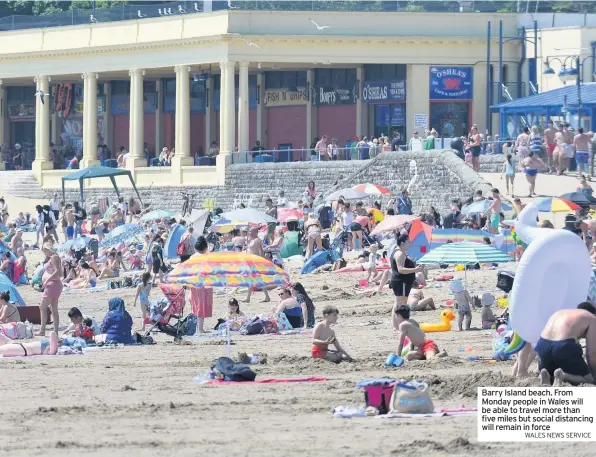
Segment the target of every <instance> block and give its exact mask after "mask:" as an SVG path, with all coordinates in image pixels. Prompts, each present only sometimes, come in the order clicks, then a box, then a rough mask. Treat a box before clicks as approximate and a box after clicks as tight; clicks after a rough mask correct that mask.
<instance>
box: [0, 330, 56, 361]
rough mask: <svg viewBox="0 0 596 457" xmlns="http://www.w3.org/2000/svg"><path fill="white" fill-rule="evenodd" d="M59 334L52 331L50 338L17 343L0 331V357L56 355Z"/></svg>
mask: <svg viewBox="0 0 596 457" xmlns="http://www.w3.org/2000/svg"><path fill="white" fill-rule="evenodd" d="M57 352H58V335H57V334H56V332H50V337H49V339H43V340H37V341H31V342H29V343H16V342H14V341H13V340H11V339H10V338H8V337H7V336H5V335H3V334H2V333H0V357H27V356H29V355H56V353H57Z"/></svg>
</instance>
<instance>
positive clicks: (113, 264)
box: [97, 251, 120, 279]
mask: <svg viewBox="0 0 596 457" xmlns="http://www.w3.org/2000/svg"><path fill="white" fill-rule="evenodd" d="M119 265H120V260H119V259H118V257H117V256H116V253H115V252H114V251H111V252H110V253H109V254H108V259H107V260H106V263H105V265H104V267H103V270H101V273H99V276H98V277H97V279H104V278H113V277H115V276H116V273H117V272H118V271H119V270H118V267H119Z"/></svg>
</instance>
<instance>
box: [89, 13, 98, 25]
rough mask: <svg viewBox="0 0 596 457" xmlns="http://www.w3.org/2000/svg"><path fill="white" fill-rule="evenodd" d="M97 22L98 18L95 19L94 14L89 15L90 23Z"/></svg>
mask: <svg viewBox="0 0 596 457" xmlns="http://www.w3.org/2000/svg"><path fill="white" fill-rule="evenodd" d="M96 22H97V19H95V17H94V16H93V14H92V15H91V16H89V23H90V24H95V23H96Z"/></svg>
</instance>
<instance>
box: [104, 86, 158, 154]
mask: <svg viewBox="0 0 596 457" xmlns="http://www.w3.org/2000/svg"><path fill="white" fill-rule="evenodd" d="M127 85H128V82H125V81H116V82H113V83H112V119H113V137H114V139H113V144H112V145H108V147H109V148H110V149H111V150H112V157H113V158H117V157H118V154H119V152H120V148H121V147H124V149H127V150H128V149H129V141H130V121H129V113H130V95H129V93H128V92H127V90H128V89H127ZM124 89H126V90H124ZM143 103H144V108H145V109H144V113H145V115H144V118H143V119H144V121H143V137H144V138H145V140H146V141H145V142H146V143H147V147H148V148H149V150H150V152H151V155H152V154H153V151H155V112H156V110H157V94H156V92H155V82H154V81H149V82H145V84H144V93H143Z"/></svg>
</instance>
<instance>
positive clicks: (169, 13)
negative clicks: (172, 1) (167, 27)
mask: <svg viewBox="0 0 596 457" xmlns="http://www.w3.org/2000/svg"><path fill="white" fill-rule="evenodd" d="M171 14H172V8H168V16H170V15H171Z"/></svg>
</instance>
